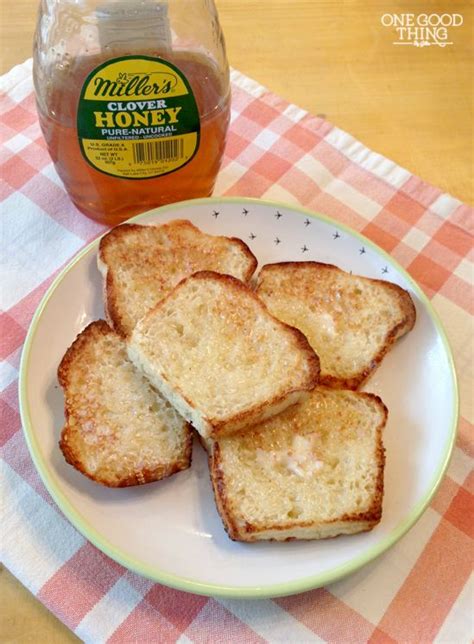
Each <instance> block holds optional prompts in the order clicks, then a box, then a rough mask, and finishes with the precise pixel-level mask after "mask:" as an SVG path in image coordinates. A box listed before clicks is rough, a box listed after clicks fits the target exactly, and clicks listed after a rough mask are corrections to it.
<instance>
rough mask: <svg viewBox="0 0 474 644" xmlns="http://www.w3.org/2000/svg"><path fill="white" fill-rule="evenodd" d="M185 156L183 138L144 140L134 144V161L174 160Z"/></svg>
mask: <svg viewBox="0 0 474 644" xmlns="http://www.w3.org/2000/svg"><path fill="white" fill-rule="evenodd" d="M183 156H184V144H183V139H171V140H168V141H143V142H140V143H134V144H133V162H134V163H155V162H156V161H174V160H175V159H182V158H183Z"/></svg>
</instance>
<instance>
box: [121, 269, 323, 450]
mask: <svg viewBox="0 0 474 644" xmlns="http://www.w3.org/2000/svg"><path fill="white" fill-rule="evenodd" d="M127 344H128V355H129V357H130V359H131V360H132V362H133V363H134V364H135V365H136V366H137V368H139V369H141V370H142V371H143V373H144V374H145V375H146V376H147V377H148V379H149V380H150V382H151V383H152V384H153V386H154V387H156V388H157V389H158V390H159V391H160V392H161V393H162V394H163V395H164V396H165V397H166V398H168V400H169V401H170V402H171V404H172V405H173V406H174V407H175V409H177V411H178V412H179V413H180V414H181V415H182V416H183V417H184V418H186V420H188V421H189V422H190V423H192V425H193V427H195V428H196V430H197V431H198V432H199V433H200V434H201V435H202V436H204V437H205V438H206V437H209V436H215V435H218V434H222V433H225V432H229V431H234V430H236V429H239V428H241V427H245V426H247V425H252V424H254V423H255V422H257V421H259V420H262V419H264V418H267V417H269V416H272V415H274V414H277V413H279V412H280V411H282V410H283V409H285V408H286V407H287V406H289V405H290V404H293V403H296V402H298V401H299V400H301V399H302V398H303V397H304V396H305V394H306V393H307V392H308V391H311V390H312V389H314V387H315V386H316V384H317V382H318V376H319V360H318V357H317V355H316V354H315V352H314V351H313V349H311V347H310V346H309V344H308V342H307V340H306V338H305V337H304V335H303V334H302V333H301V332H300V331H298V330H297V329H294V328H292V327H289V326H288V325H286V324H284V323H283V322H280V321H279V320H277V319H276V318H274V317H273V316H272V315H270V313H269V312H268V310H267V308H266V307H265V305H264V304H263V302H262V301H261V300H260V299H259V298H258V297H257V296H256V295H255V292H254V291H252V290H251V289H250V288H248V287H247V286H245V284H243V283H242V282H241V281H239V280H237V279H235V278H234V277H231V276H229V275H222V274H219V273H214V272H210V271H203V272H199V273H195V274H194V275H192V276H191V277H188V278H186V279H184V280H183V281H182V282H180V284H178V286H176V288H175V289H174V290H173V291H172V292H171V293H170V294H169V295H168V296H166V297H165V298H164V299H163V300H161V302H159V303H158V304H157V305H156V306H155V308H154V309H152V310H151V311H150V312H149V313H148V314H147V315H145V317H144V318H142V319H141V320H140V321H139V322H138V324H137V326H136V327H135V329H134V331H133V332H132V334H131V336H130V338H129V339H128V342H127Z"/></svg>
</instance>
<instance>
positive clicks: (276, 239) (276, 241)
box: [275, 237, 281, 246]
mask: <svg viewBox="0 0 474 644" xmlns="http://www.w3.org/2000/svg"><path fill="white" fill-rule="evenodd" d="M275 244H276V245H277V246H278V244H281V239H278V237H275Z"/></svg>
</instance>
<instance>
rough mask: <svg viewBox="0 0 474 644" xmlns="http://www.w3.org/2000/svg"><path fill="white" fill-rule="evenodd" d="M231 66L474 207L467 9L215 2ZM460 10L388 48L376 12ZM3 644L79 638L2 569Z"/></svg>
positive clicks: (19, 18) (383, 2)
mask: <svg viewBox="0 0 474 644" xmlns="http://www.w3.org/2000/svg"><path fill="white" fill-rule="evenodd" d="M216 4H217V6H218V9H219V13H220V17H221V23H222V26H223V29H224V32H225V36H226V42H227V51H228V57H229V61H230V64H231V65H232V66H233V67H235V68H236V69H238V70H240V71H242V72H244V73H245V74H247V75H249V76H251V77H253V78H255V79H256V80H258V81H259V82H261V83H262V84H264V85H266V86H267V87H268V88H269V89H271V90H272V91H274V92H275V93H277V94H280V95H281V96H283V97H285V98H286V99H287V100H289V101H291V102H293V103H296V104H297V105H299V106H301V107H303V108H306V109H307V110H309V111H310V112H312V113H313V114H320V115H325V116H326V117H327V119H328V120H329V121H331V122H332V123H334V124H335V125H337V126H339V127H341V128H343V129H345V130H347V131H348V132H350V133H351V134H352V135H353V136H355V137H357V138H359V139H360V140H361V141H362V142H363V143H365V144H366V145H367V146H369V147H371V148H373V149H374V150H376V151H378V152H380V153H382V154H383V155H385V156H387V157H389V158H391V159H393V160H394V161H396V162H397V163H399V164H400V165H402V166H404V167H406V168H408V169H409V170H410V171H411V172H413V173H415V174H417V175H419V176H420V177H422V178H423V179H425V180H426V181H429V182H431V183H433V184H435V185H437V186H438V187H440V188H441V189H443V190H444V191H446V192H450V193H451V194H453V195H454V196H456V197H458V198H459V199H461V200H463V201H467V202H469V203H472V202H473V186H472V170H473V167H472V163H473V127H472V123H473V111H472V97H473V96H472V95H473V90H472V75H473V71H474V70H473V45H472V43H473V30H472V19H473V9H472V6H473V5H472V3H471V2H464V1H448V0H445V1H444V2H438V1H430V0H424V1H423V2H420V1H417V0H413V1H410V0H409V1H404V2H402V1H392V0H380V1H375V0H345V1H343V0H317V1H316V0H306V1H304V0H301V1H300V0H255V1H253V0H240V1H237V0H216ZM36 11H37V3H36V2H33V1H32V0H0V22H1V31H0V40H1V43H2V55H1V60H0V73H3V72H6V71H8V69H10V68H11V67H12V66H13V65H15V64H17V63H19V62H22V61H23V60H24V59H26V58H28V57H29V56H30V55H31V42H32V37H33V30H34V23H35V18H36ZM403 12H412V13H446V12H449V13H454V12H456V13H460V14H461V15H462V16H463V17H464V24H463V26H461V27H458V28H456V29H451V32H450V40H452V41H453V43H454V44H453V45H452V46H449V47H446V48H444V49H442V48H438V47H426V48H423V49H420V48H415V47H397V46H394V45H393V44H392V42H393V40H394V38H393V36H394V34H393V31H392V30H391V29H389V28H384V27H382V25H381V23H380V17H381V15H382V14H384V13H403ZM0 596H1V598H2V600H1V604H2V607H1V611H0V641H2V642H29V641H31V642H48V644H49V643H53V644H54V643H56V642H68V641H74V640H76V638H75V637H74V636H73V635H72V634H71V633H70V632H69V631H68V630H67V629H66V628H65V627H63V626H62V624H60V623H59V622H58V621H57V620H56V619H55V618H54V617H53V616H52V615H51V614H50V613H48V611H46V609H44V608H43V606H42V605H41V604H40V603H39V602H38V601H37V600H36V599H35V598H34V597H32V596H31V595H30V593H29V592H28V591H27V590H25V589H24V588H23V586H22V585H21V584H19V583H18V582H17V581H16V580H15V579H14V577H13V576H12V575H11V574H10V573H9V572H8V571H7V570H5V569H2V570H1V574H0Z"/></svg>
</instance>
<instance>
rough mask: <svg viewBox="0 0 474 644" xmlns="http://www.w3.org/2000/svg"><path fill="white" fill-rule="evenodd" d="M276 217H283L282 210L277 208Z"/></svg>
mask: <svg viewBox="0 0 474 644" xmlns="http://www.w3.org/2000/svg"><path fill="white" fill-rule="evenodd" d="M275 217H276V218H277V219H280V217H283V215H282V214H281V212H280V211H279V210H277V211H276V213H275Z"/></svg>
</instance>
